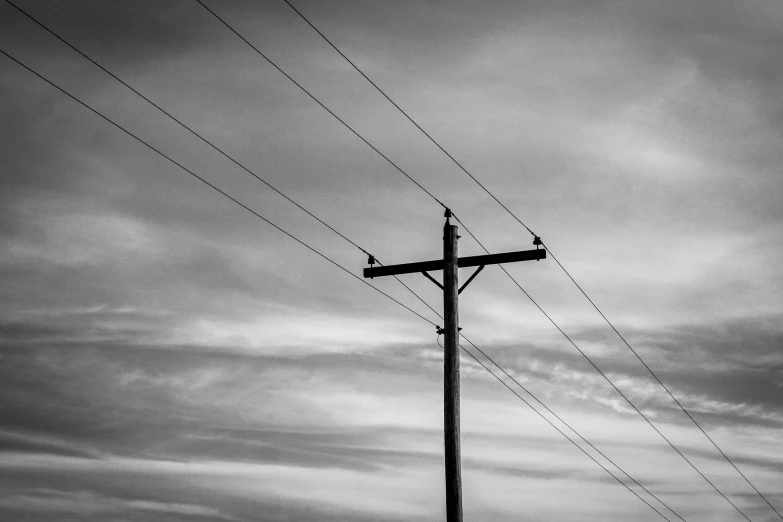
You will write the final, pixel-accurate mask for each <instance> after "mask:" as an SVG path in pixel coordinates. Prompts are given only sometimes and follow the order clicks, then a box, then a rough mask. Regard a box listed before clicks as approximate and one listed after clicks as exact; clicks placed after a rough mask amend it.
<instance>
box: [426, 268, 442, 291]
mask: <svg viewBox="0 0 783 522" xmlns="http://www.w3.org/2000/svg"><path fill="white" fill-rule="evenodd" d="M422 275H423V276H424V277H426V278H427V279H429V280H430V281H432V282H433V283H435V285H437V287H438V288H440V289H441V290H443V285H442V284H440V283H438V281H437V280H436V279H435V278H434V277H432V276H431V275H429V274H428V273H427V272H422Z"/></svg>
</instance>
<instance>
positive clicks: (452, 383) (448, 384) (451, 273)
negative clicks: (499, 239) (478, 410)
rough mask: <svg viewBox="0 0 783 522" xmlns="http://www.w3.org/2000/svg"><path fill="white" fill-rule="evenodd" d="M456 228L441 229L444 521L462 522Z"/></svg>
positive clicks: (446, 225)
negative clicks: (444, 462) (444, 468)
mask: <svg viewBox="0 0 783 522" xmlns="http://www.w3.org/2000/svg"><path fill="white" fill-rule="evenodd" d="M458 261H459V255H458V249H457V227H456V225H451V224H450V223H449V222H448V220H446V224H445V225H444V227H443V316H444V325H443V326H444V341H445V342H444V348H445V349H444V354H443V435H444V449H445V459H446V521H447V522H462V465H461V461H460V427H459V401H460V393H459V306H458V299H459V297H458V292H459V290H458V289H459V281H458V277H457V268H458Z"/></svg>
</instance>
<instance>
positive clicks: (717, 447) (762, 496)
mask: <svg viewBox="0 0 783 522" xmlns="http://www.w3.org/2000/svg"><path fill="white" fill-rule="evenodd" d="M542 244H543V242H542ZM543 246H544V248H546V250H547V252H548V253H549V254H550V256H551V257H552V259H554V261H555V263H557V265H558V266H559V267H560V268H561V269H562V270H563V272H564V273H565V274H566V275H567V276H568V278H569V279H570V280H571V281H572V282H573V283H574V285H576V287H577V288H578V289H579V291H580V292H582V295H584V296H585V298H586V299H587V300H588V301H589V302H590V304H591V305H593V308H595V310H596V311H597V312H598V313H599V314H600V315H601V317H603V319H604V321H606V324H608V325H609V326H610V327H611V328H612V330H614V333H616V334H617V336H618V337H619V338H620V339H621V340H622V341H623V343H625V346H627V347H628V349H629V350H631V352H632V353H633V354H634V355H635V356H636V358H637V359H639V362H640V363H642V365H644V367H645V368H646V369H647V371H648V372H650V375H652V376H653V378H654V379H655V380H656V381H658V384H660V385H661V387H662V388H663V389H664V390H666V393H667V394H669V397H671V398H672V400H673V401H674V402H675V403H676V404H677V406H679V407H680V409H681V410H682V411H683V413H685V415H687V416H688V418H689V419H690V420H691V421H693V424H695V425H696V427H697V428H699V431H701V432H702V433H703V434H704V436H705V437H707V440H709V441H710V442H711V443H712V445H713V446H715V449H717V450H718V451H719V452H720V454H721V455H723V458H725V459H726V461H728V463H729V464H731V465H732V467H733V468H734V469H735V470H736V471H737V473H739V474H740V476H741V477H742V478H743V479H745V482H747V483H748V485H749V486H750V487H751V488H753V491H755V492H756V493H758V495H759V496H760V497H761V498H762V499H763V500H764V502H766V503H767V505H768V506H769V507H770V508H772V510H773V511H774V512H775V513H776V514H777V515H778V517H780V519H781V520H783V514H781V513H780V511H778V510H777V508H775V506H773V505H772V504H771V503H770V502H769V500H767V497H765V496H764V495H763V494H762V493H761V491H759V490H758V489H757V488H756V486H754V485H753V483H752V482H751V481H750V479H748V477H746V476H745V474H744V473H743V472H742V471H740V469H739V468H738V467H737V465H736V464H734V461H732V460H731V459H730V458H729V456H728V455H726V453H724V452H723V450H722V449H721V448H720V447H719V446H718V444H717V443H716V442H715V441H714V440H712V437H710V436H709V435H708V434H707V432H706V431H704V428H702V427H701V425H700V424H699V423H698V422H696V419H694V418H693V416H692V415H691V414H690V412H689V411H688V410H686V409H685V406H683V405H682V403H680V401H679V400H678V399H677V397H675V396H674V394H673V393H672V392H671V391H670V390H669V388H668V387H667V386H666V385H665V384H664V383H663V381H661V379H659V378H658V376H657V375H656V374H655V372H653V371H652V368H650V367H649V366H648V365H647V363H646V362H644V360H643V359H642V358H641V356H640V355H639V354H638V352H637V351H636V350H634V349H633V347H632V346H631V345H630V343H629V342H628V341H627V340H626V339H625V337H624V336H623V334H621V333H620V331H619V330H617V328H615V326H614V324H612V322H611V321H610V320H609V318H608V317H606V316H605V315H604V313H603V312H602V311H601V309H600V308H598V306H597V305H596V304H595V303H594V302H593V300H592V299H591V298H590V296H589V295H587V292H585V291H584V290H583V289H582V287H581V286H580V285H579V283H577V282H576V280H575V279H574V278H573V277H572V276H571V274H570V273H569V272H568V270H566V268H565V267H564V266H563V265H562V264H561V263H560V261H559V260H558V259H557V257H555V255H554V254H553V253H552V250H551V249H550V248H549V247H548V246H546V245H545V244H544V245H543ZM746 518H747V517H746Z"/></svg>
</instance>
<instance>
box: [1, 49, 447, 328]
mask: <svg viewBox="0 0 783 522" xmlns="http://www.w3.org/2000/svg"><path fill="white" fill-rule="evenodd" d="M0 53H2V54H3V55H5V56H6V57H7V58H9V59H11V60H13V61H14V62H16V63H17V64H19V65H20V66H22V67H24V68H25V69H27V70H28V71H29V72H31V73H32V74H34V75H36V76H37V77H38V78H40V79H42V80H43V81H45V82H46V83H48V84H49V85H51V86H52V87H54V88H55V89H57V90H58V91H60V92H62V93H63V94H65V95H66V96H68V97H69V98H71V99H72V100H74V101H75V102H77V103H78V104H80V105H81V106H83V107H84V108H86V109H88V110H89V111H90V112H92V113H93V114H95V115H96V116H99V117H100V118H102V119H103V120H105V121H107V122H109V123H110V124H112V125H113V126H114V127H116V128H118V129H119V130H121V131H122V132H124V133H125V134H127V135H128V136H130V137H131V138H133V139H135V140H136V141H138V142H139V143H141V144H142V145H144V146H145V147H147V148H149V149H151V150H152V151H154V152H156V153H158V154H160V155H161V156H162V157H164V158H165V159H167V160H168V161H170V162H171V163H173V164H174V165H176V166H177V167H179V168H181V169H182V170H184V171H185V172H187V173H188V174H190V175H191V176H193V177H194V178H196V179H197V180H199V181H201V182H202V183H204V184H205V185H207V186H208V187H210V188H212V189H213V190H215V191H217V192H219V193H221V194H222V195H223V196H225V197H227V198H228V199H230V200H231V201H233V202H234V203H236V204H237V205H239V206H241V207H242V208H244V209H245V210H247V211H248V212H250V213H252V214H253V215H255V216H256V217H257V218H259V219H262V220H263V221H265V222H266V223H267V224H268V225H270V226H272V227H274V228H276V229H277V230H279V231H280V232H282V233H283V234H285V235H287V236H288V237H290V238H291V239H293V240H294V241H296V242H297V243H299V244H301V245H302V246H304V247H305V248H307V249H309V250H311V251H312V252H313V253H315V254H317V255H319V256H320V257H322V258H323V259H325V260H326V261H329V262H330V263H331V264H333V265H334V266H336V267H337V268H339V269H340V270H342V271H343V272H345V273H346V274H348V275H350V276H351V277H353V278H354V279H356V280H358V281H361V282H362V283H364V284H365V285H367V286H369V287H370V288H372V289H373V290H375V291H376V292H378V293H380V294H383V295H385V296H386V297H388V298H389V299H391V300H392V301H394V302H395V303H397V304H398V305H400V306H402V307H404V308H405V309H407V310H408V311H409V312H411V313H413V314H416V315H417V316H419V317H420V318H421V319H423V320H425V321H427V322H428V323H430V324H431V325H432V326H438V325H437V324H435V323H434V322H432V321H430V320H429V319H427V318H426V317H424V316H423V315H421V314H420V313H418V312H417V311H415V310H414V309H412V308H410V307H408V306H406V305H405V304H403V303H402V302H400V301H398V300H397V299H395V298H394V297H392V296H390V295H389V294H387V293H386V292H384V291H383V290H381V289H380V288H377V287H375V286H373V285H371V284H370V283H368V282H367V281H365V280H364V279H362V278H361V277H359V276H357V275H356V274H354V273H353V272H351V271H350V270H348V269H347V268H345V267H344V266H342V265H340V264H339V263H337V262H336V261H334V260H333V259H332V258H330V257H328V256H327V255H325V254H323V253H321V252H320V251H318V250H317V249H315V248H314V247H312V246H310V245H308V244H307V243H305V242H304V241H302V240H301V239H299V238H297V237H296V236H294V235H293V234H291V233H290V232H288V231H287V230H285V229H284V228H282V227H280V226H279V225H277V224H275V223H273V222H272V221H270V220H269V219H267V218H265V217H264V216H262V215H261V214H259V213H258V212H256V211H255V210H253V209H252V208H250V207H248V206H247V205H245V204H244V203H242V202H241V201H239V200H237V199H236V198H234V197H233V196H231V195H230V194H228V193H227V192H225V191H223V190H221V189H220V188H218V187H217V186H215V185H213V184H212V183H210V182H209V181H207V180H206V179H205V178H203V177H201V176H199V175H198V174H196V173H195V172H193V171H192V170H190V169H189V168H187V167H186V166H184V165H183V164H182V163H179V162H178V161H177V160H175V159H173V158H172V157H171V156H169V155H167V154H166V153H164V152H163V151H161V150H160V149H158V148H156V147H154V146H153V145H150V144H149V143H147V142H146V141H144V140H143V139H141V138H139V137H138V136H136V135H135V134H134V133H132V132H131V131H129V130H128V129H126V128H125V127H123V126H122V125H120V124H119V123H116V122H115V121H114V120H112V119H110V118H109V117H107V116H104V115H103V114H102V113H100V112H98V111H97V110H96V109H93V108H92V107H91V106H89V105H87V104H86V103H85V102H83V101H82V100H80V99H79V98H77V97H76V96H74V95H73V94H71V93H69V92H68V91H66V90H65V89H63V88H62V87H60V86H59V85H57V84H55V83H54V82H52V81H51V80H49V79H48V78H46V77H44V76H42V75H41V74H39V73H38V72H36V71H34V70H33V69H31V68H30V67H28V66H27V65H25V64H24V63H22V62H21V61H19V60H17V59H16V58H14V57H13V56H11V55H10V54H8V53H7V52H5V51H4V50H2V49H0Z"/></svg>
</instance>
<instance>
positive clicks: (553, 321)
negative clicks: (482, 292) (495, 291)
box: [454, 215, 751, 522]
mask: <svg viewBox="0 0 783 522" xmlns="http://www.w3.org/2000/svg"><path fill="white" fill-rule="evenodd" d="M454 219H456V220H457V221H458V222H459V223H460V224H461V225H462V226H463V228H465V231H466V232H467V233H468V235H470V236H471V237H472V238H473V239H474V240H475V241H476V243H478V245H479V246H480V247H481V248H482V249H483V250H484V251H485V252H486V253H487V254H489V250H487V249H486V247H484V245H483V244H482V243H481V242H480V241H479V240H478V238H477V237H476V236H475V235H473V234H472V233H471V232H470V230H468V228H467V227H465V224H464V223H462V221H460V220H459V218H458V217H457V216H456V215H454ZM498 267H499V268H500V269H501V270H502V271H503V272H505V274H506V275H507V276H508V277H509V278H510V279H511V281H513V282H514V284H515V285H516V286H517V288H519V289H520V290H521V291H522V293H523V294H525V296H527V298H528V299H529V300H530V302H532V303H533V304H534V305H535V306H536V308H538V310H539V311H540V312H541V313H542V314H544V317H546V318H547V319H548V320H549V322H550V323H552V325H554V327H555V328H557V330H558V331H559V332H560V333H561V334H562V335H563V336H564V337H565V338H566V339H567V340H568V342H569V343H571V345H572V346H573V347H574V348H576V350H577V351H578V352H579V353H580V354H581V355H582V357H584V358H585V359H586V360H587V362H589V363H590V365H591V366H592V367H593V368H594V369H595V370H596V371H597V372H598V373H599V374H601V377H603V378H604V379H605V380H606V382H608V383H609V384H610V385H611V386H612V388H614V390H615V391H616V392H617V393H618V394H619V395H620V397H622V398H623V399H624V400H625V402H627V403H628V404H629V405H630V406H631V408H633V409H634V411H636V413H638V414H639V415H640V416H641V417H642V419H644V420H645V422H647V424H649V425H650V427H652V429H653V430H655V432H656V433H657V434H658V435H659V436H660V437H661V438H662V439H663V440H664V441H666V443H667V444H668V445H669V446H670V447H671V448H672V449H673V450H674V451H675V452H677V454H678V455H679V456H680V457H682V459H683V460H685V462H687V463H688V464H689V465H690V466H691V467H692V468H693V469H694V470H695V471H696V473H698V474H699V475H700V476H701V478H703V479H704V480H705V481H706V482H707V484H709V485H710V486H712V489H714V490H715V491H717V492H718V494H719V495H720V496H721V497H723V498H724V499H725V500H726V502H728V503H729V504H731V506H732V507H733V508H734V509H735V510H736V511H737V512H738V513H739V514H740V515H742V516H743V517H744V518H745V519H746V520H748V522H751V521H750V518H748V516H747V515H746V514H745V513H744V512H743V511H742V510H741V509H740V508H739V507H737V505H736V504H735V503H734V502H732V501H731V499H729V497H727V496H726V495H725V494H724V493H723V492H722V491H721V490H720V489H718V487H717V486H716V485H715V484H714V483H713V482H712V481H711V480H710V479H709V478H707V476H706V475H705V474H704V473H702V472H701V470H700V469H699V468H698V467H696V465H695V464H694V463H693V462H691V460H690V459H689V458H688V457H686V456H685V454H684V453H683V452H682V451H680V449H679V448H678V447H677V446H675V445H674V443H673V442H672V441H670V440H669V438H668V437H666V435H664V434H663V433H662V432H661V430H659V429H658V427H657V426H656V425H655V424H653V422H652V421H651V420H650V419H649V418H648V417H647V416H646V415H645V414H644V413H642V411H641V410H640V409H639V408H637V407H636V405H635V404H634V403H633V402H631V399H629V398H628V397H627V396H626V395H625V394H624V393H623V392H622V391H621V390H620V388H618V387H617V385H615V383H614V382H613V381H612V380H611V379H610V378H609V376H607V375H606V373H604V371H603V370H601V368H599V366H598V365H597V364H596V363H595V362H593V360H592V359H591V358H590V357H589V356H588V355H587V354H586V353H585V352H584V351H583V350H582V349H581V348H579V345H577V344H576V342H574V340H573V339H572V338H571V336H569V335H568V334H567V333H566V332H565V331H564V330H563V329H562V328H561V327H560V325H558V324H557V323H556V322H555V320H554V319H552V317H551V316H550V315H549V314H548V313H546V311H544V309H543V308H542V307H541V305H539V304H538V303H537V302H536V300H535V299H533V296H531V295H530V294H529V293H528V292H527V291H526V290H525V289H524V288H523V287H522V285H520V284H519V282H518V281H517V280H516V279H515V278H514V277H513V276H512V275H511V274H510V273H509V272H508V270H506V268H505V267H504V266H503V265H498Z"/></svg>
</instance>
